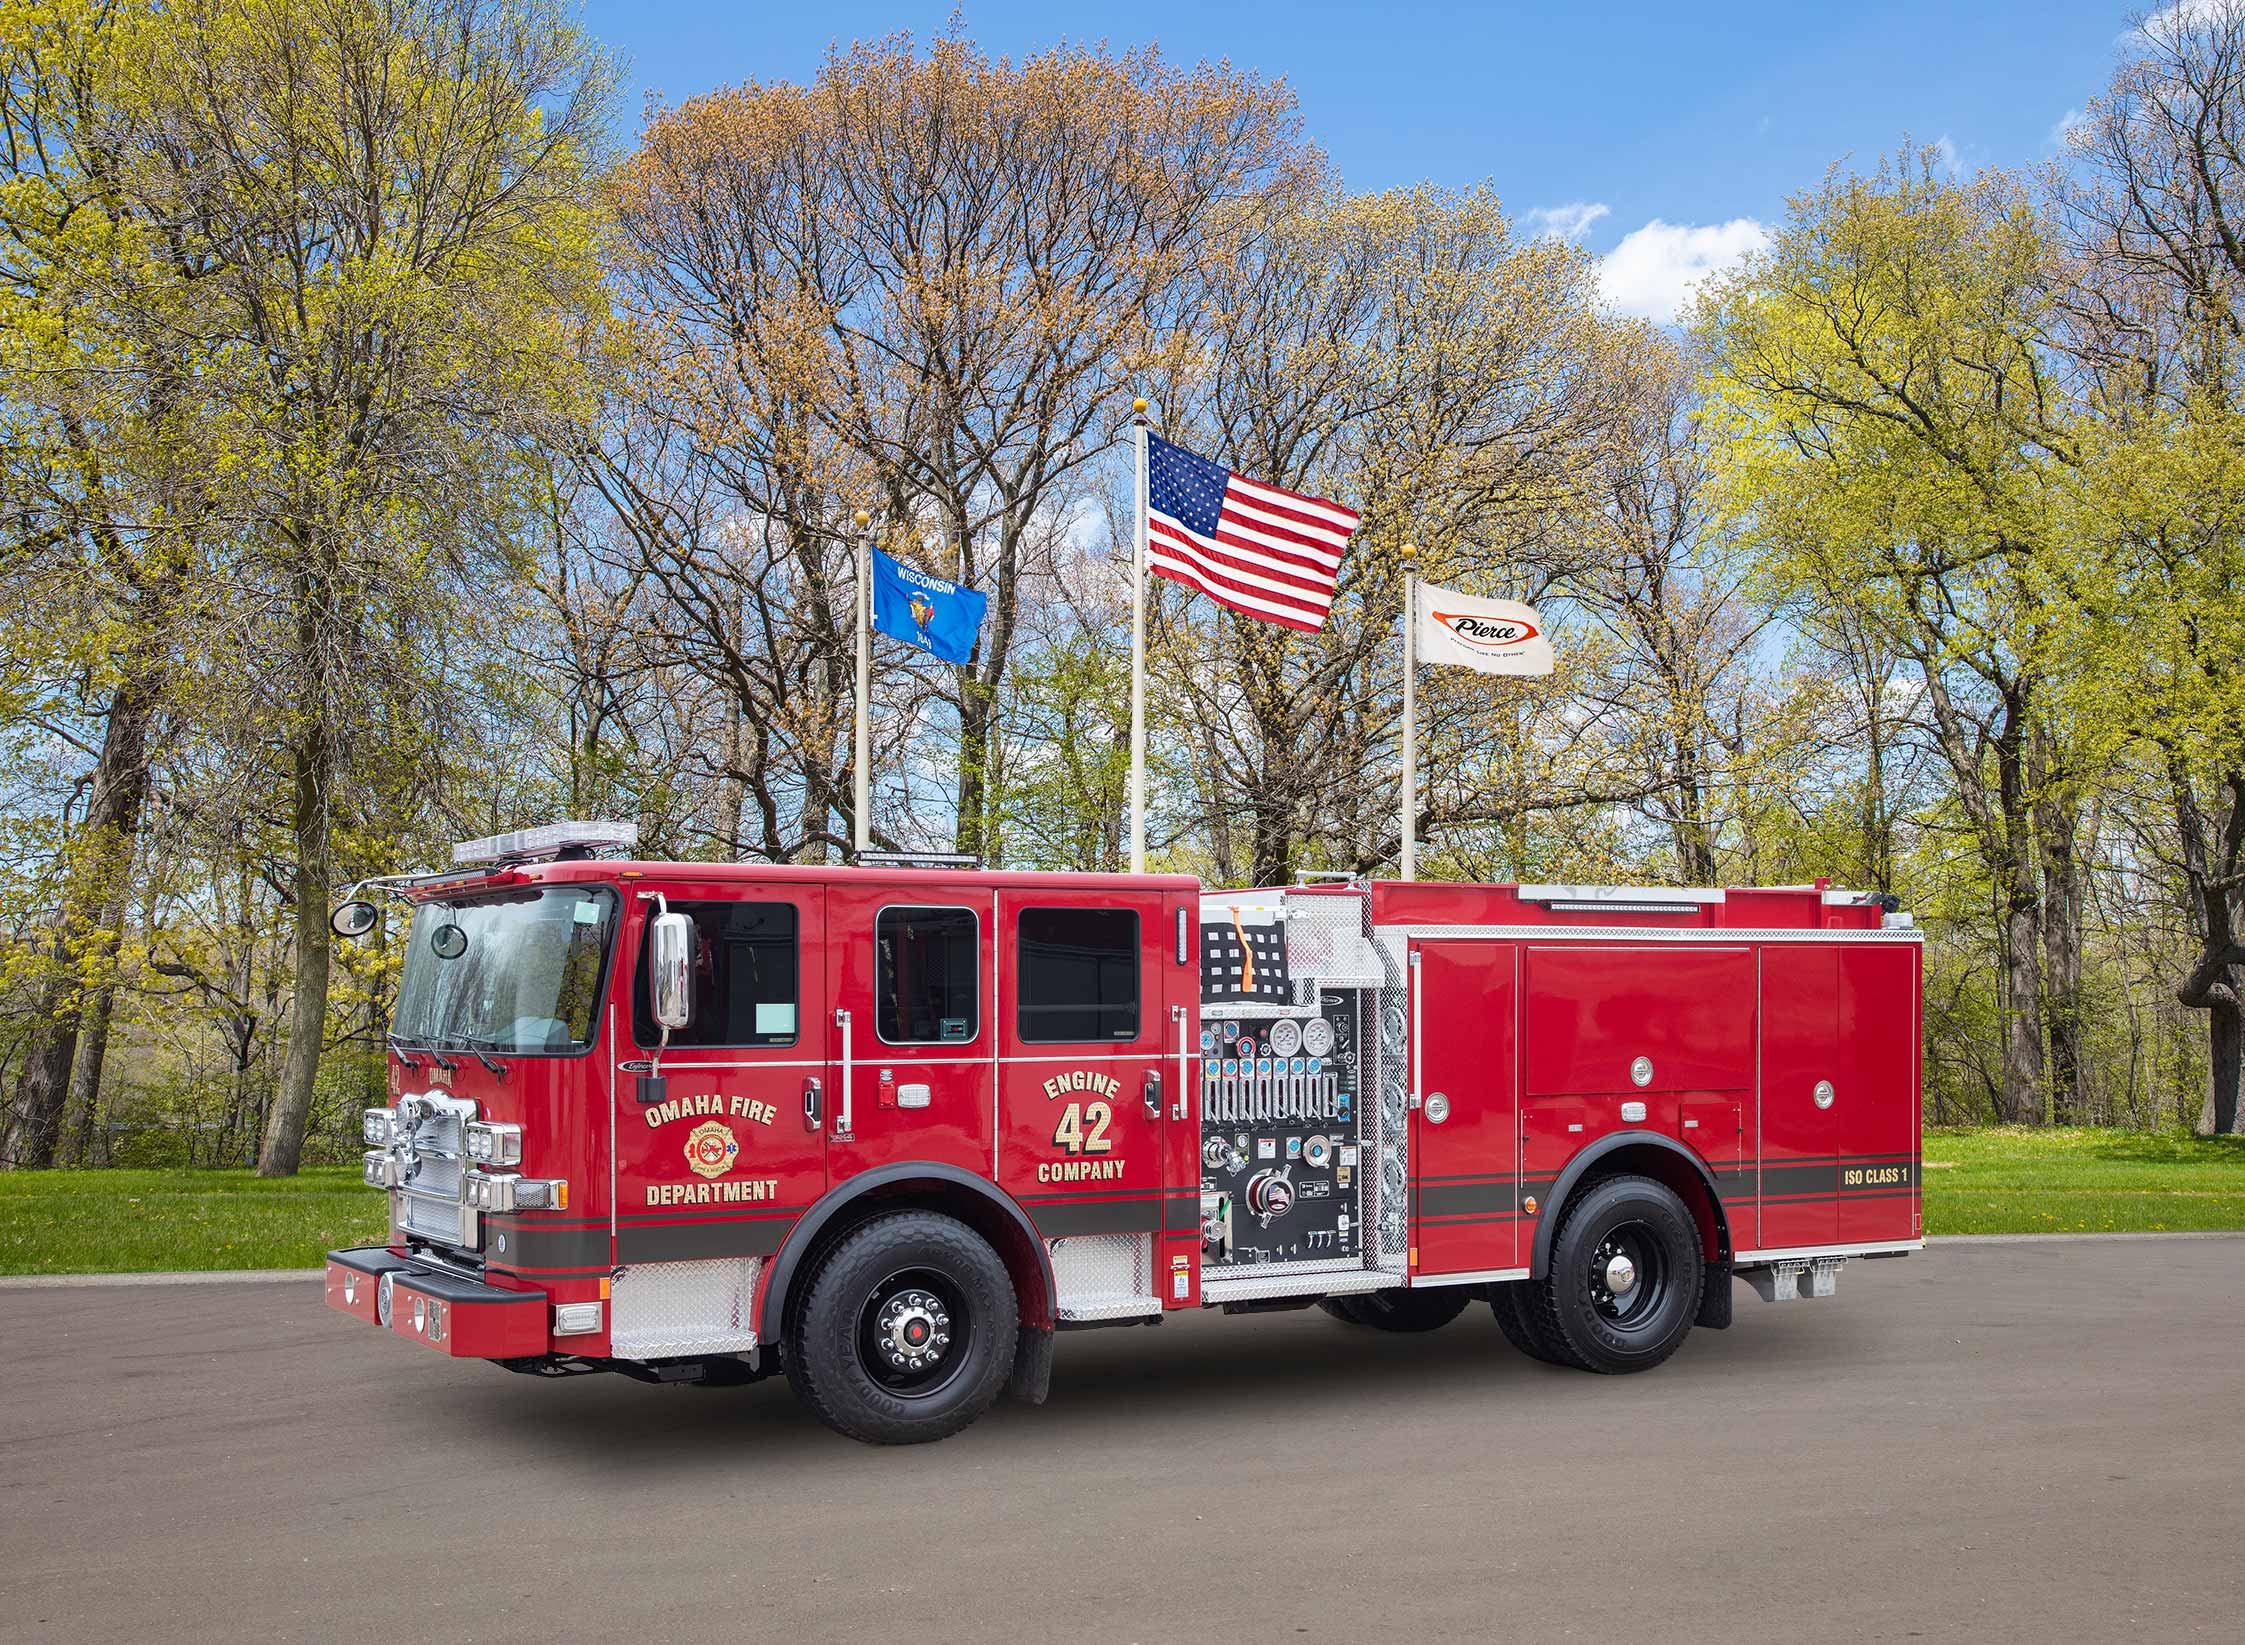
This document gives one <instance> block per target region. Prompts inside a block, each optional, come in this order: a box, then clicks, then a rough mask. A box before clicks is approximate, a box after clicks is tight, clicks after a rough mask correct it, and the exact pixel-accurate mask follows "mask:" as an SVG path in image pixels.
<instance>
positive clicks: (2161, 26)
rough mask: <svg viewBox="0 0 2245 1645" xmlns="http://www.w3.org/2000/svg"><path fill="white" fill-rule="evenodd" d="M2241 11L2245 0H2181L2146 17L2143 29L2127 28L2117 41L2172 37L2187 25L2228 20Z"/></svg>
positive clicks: (2131, 44) (2126, 41) (2128, 42)
mask: <svg viewBox="0 0 2245 1645" xmlns="http://www.w3.org/2000/svg"><path fill="white" fill-rule="evenodd" d="M2240 10H2245V0H2179V3H2178V4H2176V5H2172V6H2166V7H2163V8H2161V9H2160V10H2158V11H2155V12H2153V13H2152V14H2151V15H2150V16H2149V17H2146V18H2145V19H2144V21H2143V24H2142V26H2141V27H2140V28H2133V29H2127V30H2124V31H2123V32H2122V33H2121V34H2120V36H2119V37H2118V43H2119V44H2120V45H2123V46H2133V45H2135V44H2137V43H2138V42H2139V41H2141V40H2142V39H2143V38H2144V37H2145V36H2147V35H2148V36H2150V37H2151V38H2153V39H2155V40H2157V39H2172V38H2173V37H2174V36H2176V35H2178V34H2180V33H2181V32H2182V31H2183V30H2185V29H2188V28H2193V27H2198V26H2203V25H2210V24H2218V23H2222V22H2225V21H2227V20H2228V19H2230V18H2232V17H2235V16H2236V15H2237V14H2238V12H2239V11H2240Z"/></svg>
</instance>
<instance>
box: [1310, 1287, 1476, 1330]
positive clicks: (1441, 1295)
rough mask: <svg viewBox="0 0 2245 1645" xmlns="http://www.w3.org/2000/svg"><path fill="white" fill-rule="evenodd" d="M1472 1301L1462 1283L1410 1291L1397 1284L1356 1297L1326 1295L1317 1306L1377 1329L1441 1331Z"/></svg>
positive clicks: (1340, 1316)
mask: <svg viewBox="0 0 2245 1645" xmlns="http://www.w3.org/2000/svg"><path fill="white" fill-rule="evenodd" d="M1472 1300H1473V1296H1472V1293H1471V1292H1470V1291H1468V1290H1467V1288H1466V1287H1464V1286H1462V1285H1444V1286H1439V1287H1437V1288H1435V1289H1433V1290H1430V1291H1407V1290H1404V1289H1403V1288H1402V1287H1400V1286H1397V1287H1393V1288H1391V1289H1389V1290H1385V1291H1365V1292H1360V1293H1359V1294H1357V1295H1355V1296H1347V1297H1327V1298H1326V1299H1325V1300H1324V1301H1322V1302H1320V1303H1319V1304H1318V1306H1319V1307H1320V1308H1322V1309H1324V1310H1325V1311H1326V1312H1327V1313H1329V1314H1331V1315H1332V1316H1333V1317H1334V1318H1335V1319H1340V1320H1346V1321H1348V1323H1349V1324H1351V1325H1369V1326H1371V1327H1372V1328H1373V1329H1374V1330H1375V1331H1439V1330H1441V1329H1442V1327H1443V1326H1445V1325H1447V1324H1449V1323H1450V1322H1451V1321H1452V1320H1454V1319H1456V1318H1457V1317H1458V1316H1459V1315H1460V1314H1462V1313H1464V1312H1465V1310H1466V1304H1467V1303H1469V1302H1471V1301H1472Z"/></svg>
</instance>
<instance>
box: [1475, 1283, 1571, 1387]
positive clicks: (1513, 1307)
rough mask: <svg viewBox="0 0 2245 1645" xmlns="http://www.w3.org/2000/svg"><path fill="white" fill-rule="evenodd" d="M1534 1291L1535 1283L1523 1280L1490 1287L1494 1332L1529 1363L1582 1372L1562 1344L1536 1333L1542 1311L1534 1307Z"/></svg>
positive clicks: (1565, 1346) (1536, 1306) (1540, 1332)
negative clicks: (1535, 1360)
mask: <svg viewBox="0 0 2245 1645" xmlns="http://www.w3.org/2000/svg"><path fill="white" fill-rule="evenodd" d="M1535 1290H1536V1283H1535V1281H1533V1280H1525V1279H1521V1280H1511V1281H1508V1282H1506V1283H1503V1284H1499V1285H1492V1286H1490V1287H1489V1311H1490V1312H1491V1313H1492V1314H1495V1315H1496V1316H1497V1329H1498V1330H1500V1331H1502V1332H1503V1333H1504V1339H1505V1341H1507V1342H1509V1343H1511V1344H1512V1345H1513V1347H1515V1348H1517V1349H1519V1350H1520V1351H1521V1352H1522V1353H1523V1354H1526V1355H1527V1356H1528V1357H1529V1358H1530V1359H1540V1360H1542V1361H1543V1362H1544V1364H1546V1365H1557V1366H1561V1367H1564V1368H1565V1369H1567V1370H1570V1371H1580V1370H1582V1369H1584V1366H1583V1363H1582V1361H1581V1360H1579V1359H1577V1358H1575V1356H1574V1355H1573V1354H1571V1353H1570V1352H1568V1350H1567V1345H1566V1344H1565V1343H1563V1342H1558V1341H1554V1340H1551V1339H1548V1338H1546V1337H1545V1336H1544V1334H1543V1332H1542V1331H1541V1329H1539V1322H1540V1318H1541V1314H1542V1309H1541V1308H1540V1307H1539V1306H1538V1305H1537V1302H1536V1298H1535V1295H1534V1293H1535Z"/></svg>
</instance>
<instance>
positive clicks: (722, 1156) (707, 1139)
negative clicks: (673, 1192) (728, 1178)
mask: <svg viewBox="0 0 2245 1645" xmlns="http://www.w3.org/2000/svg"><path fill="white" fill-rule="evenodd" d="M740 1153H741V1145H740V1143H739V1142H738V1141H737V1140H735V1138H734V1136H733V1128H732V1127H731V1126H729V1125H720V1124H719V1123H718V1122H717V1121H716V1120H704V1121H702V1123H701V1124H699V1125H697V1126H695V1127H694V1128H693V1130H691V1131H689V1132H688V1133H687V1134H686V1164H687V1167H688V1169H690V1170H691V1171H692V1172H693V1173H694V1175H695V1176H697V1177H721V1176H723V1175H724V1174H725V1173H726V1172H728V1171H730V1170H731V1169H732V1168H733V1161H735V1160H736V1159H739V1158H740Z"/></svg>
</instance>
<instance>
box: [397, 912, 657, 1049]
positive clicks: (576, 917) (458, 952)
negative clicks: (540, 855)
mask: <svg viewBox="0 0 2245 1645" xmlns="http://www.w3.org/2000/svg"><path fill="white" fill-rule="evenodd" d="M615 927H616V898H615V894H614V893H613V892H610V891H606V890H601V889H597V888H584V887H577V886H567V887H562V886H557V887H555V888H553V889H551V890H545V891H521V892H511V893H506V894H503V895H500V896H495V897H492V896H487V897H472V898H466V899H463V900H462V901H459V902H429V903H423V904H422V905H421V906H420V908H419V909H417V910H416V911H415V913H414V915H413V934H412V935H411V936H410V937H409V938H407V940H406V956H405V976H404V978H403V979H402V980H401V981H400V982H399V984H398V1009H397V1017H396V1020H395V1022H394V1024H393V1026H392V1030H391V1031H392V1032H393V1033H395V1034H396V1035H397V1037H398V1038H399V1039H401V1040H405V1041H408V1042H410V1043H414V1044H430V1045H436V1046H439V1047H444V1046H461V1047H468V1048H473V1049H475V1050H479V1051H507V1052H513V1053H516V1054H518V1055H522V1054H537V1053H541V1052H544V1053H553V1052H569V1051H582V1050H585V1049H586V1048H588V1047H589V1046H590V1045H591V1044H592V1039H593V1025H594V1012H595V1010H596V1009H597V1008H598V1006H599V1004H600V983H601V978H602V975H603V974H604V973H605V971H606V970H607V964H608V945H609V941H610V939H611V938H612V937H613V935H614V933H615Z"/></svg>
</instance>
